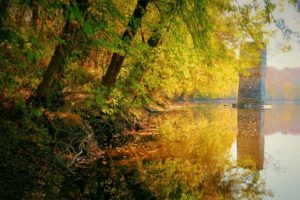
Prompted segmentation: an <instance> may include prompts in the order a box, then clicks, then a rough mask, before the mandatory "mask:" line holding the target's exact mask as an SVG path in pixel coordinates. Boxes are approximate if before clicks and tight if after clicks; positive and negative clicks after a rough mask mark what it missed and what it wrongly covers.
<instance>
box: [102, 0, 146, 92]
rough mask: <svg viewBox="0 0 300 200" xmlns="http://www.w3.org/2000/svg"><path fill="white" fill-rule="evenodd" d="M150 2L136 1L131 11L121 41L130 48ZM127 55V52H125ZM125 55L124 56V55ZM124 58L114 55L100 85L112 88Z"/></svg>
mask: <svg viewBox="0 0 300 200" xmlns="http://www.w3.org/2000/svg"><path fill="white" fill-rule="evenodd" d="M149 1H150V0H138V3H137V5H136V7H135V9H134V11H133V14H132V16H131V18H130V20H129V23H128V26H127V28H126V30H125V32H124V33H123V36H122V40H123V41H125V42H127V44H128V45H129V46H130V45H131V43H132V40H133V38H134V36H135V35H136V32H137V29H138V28H139V27H141V21H142V18H143V16H144V14H145V12H146V8H147V5H148V4H149ZM126 53H127V52H126ZM126 53H125V54H126ZM124 60H125V56H123V55H120V54H117V53H114V54H113V55H112V58H111V61H110V63H109V66H108V68H107V71H106V73H105V75H104V76H103V79H102V85H104V86H106V87H111V86H113V85H114V84H115V83H116V81H117V76H118V74H119V72H120V70H121V67H122V65H123V62H124Z"/></svg>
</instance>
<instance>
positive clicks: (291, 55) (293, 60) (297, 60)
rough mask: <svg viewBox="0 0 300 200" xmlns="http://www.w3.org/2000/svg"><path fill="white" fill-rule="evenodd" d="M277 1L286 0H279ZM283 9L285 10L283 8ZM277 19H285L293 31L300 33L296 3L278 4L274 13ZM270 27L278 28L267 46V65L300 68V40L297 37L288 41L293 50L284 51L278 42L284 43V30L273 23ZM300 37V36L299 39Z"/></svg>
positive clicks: (299, 17) (299, 18) (299, 20)
mask: <svg viewBox="0 0 300 200" xmlns="http://www.w3.org/2000/svg"><path fill="white" fill-rule="evenodd" d="M277 2H284V1H282V0H281V1H280V0H277ZM282 9H283V10H282ZM273 16H274V18H275V19H280V18H281V19H283V20H284V21H285V24H286V25H287V26H288V27H289V28H290V29H291V30H293V31H295V32H299V33H300V12H297V9H296V7H295V6H294V5H291V4H289V3H283V6H282V7H281V6H278V7H277V9H276V10H275V12H274V13H273ZM267 28H268V29H272V30H276V34H275V35H274V36H272V37H271V38H270V43H269V45H268V47H267V55H268V56H267V66H272V67H276V68H278V69H283V68H294V67H299V68H300V42H297V39H296V38H294V40H291V41H289V42H288V44H289V45H291V47H292V50H290V51H289V52H286V53H284V52H282V51H280V50H279V48H277V47H278V44H279V43H284V40H283V36H282V35H283V34H282V32H281V31H280V30H279V29H278V28H276V26H275V24H271V25H269V26H268V27H267ZM299 39H300V38H298V40H299Z"/></svg>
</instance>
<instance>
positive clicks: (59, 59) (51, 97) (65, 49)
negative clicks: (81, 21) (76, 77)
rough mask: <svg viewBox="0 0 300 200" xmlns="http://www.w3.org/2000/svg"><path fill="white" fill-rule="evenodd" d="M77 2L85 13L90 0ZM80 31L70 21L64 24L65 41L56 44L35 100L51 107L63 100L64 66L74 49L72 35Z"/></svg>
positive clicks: (63, 35)
mask: <svg viewBox="0 0 300 200" xmlns="http://www.w3.org/2000/svg"><path fill="white" fill-rule="evenodd" d="M77 3H78V7H79V9H80V11H81V12H82V13H83V14H84V13H85V12H86V10H87V8H88V0H81V1H77ZM78 31H79V28H78V27H77V26H74V25H73V24H71V23H70V22H69V21H68V22H66V24H65V25H64V28H63V31H62V33H61V39H62V40H64V41H65V42H64V43H60V44H58V45H57V46H56V48H55V51H54V54H53V56H52V58H51V61H50V63H49V65H48V68H47V70H46V72H45V73H44V76H43V79H42V82H41V83H40V85H39V86H38V88H37V90H36V92H35V97H34V100H35V101H38V103H39V104H41V105H44V106H46V107H51V106H52V105H53V103H54V102H57V103H59V102H61V101H62V89H63V87H62V80H63V76H64V67H65V65H66V62H67V60H68V59H69V57H70V54H71V53H72V50H73V43H74V41H73V40H72V36H73V35H74V34H76V33H77V32H78Z"/></svg>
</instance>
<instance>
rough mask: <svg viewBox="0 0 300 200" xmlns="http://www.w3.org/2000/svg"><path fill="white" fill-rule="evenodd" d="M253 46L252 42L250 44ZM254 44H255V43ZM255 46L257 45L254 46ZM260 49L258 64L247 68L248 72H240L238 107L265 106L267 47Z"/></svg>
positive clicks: (235, 105)
mask: <svg viewBox="0 0 300 200" xmlns="http://www.w3.org/2000/svg"><path fill="white" fill-rule="evenodd" d="M249 45H250V46H252V43H250V44H249ZM253 46H254V45H253ZM254 48H255V47H254ZM258 51H260V52H259V53H260V58H259V59H260V62H259V64H258V65H257V66H255V67H252V68H249V69H247V73H246V74H243V73H240V74H239V90H238V98H237V104H234V105H233V106H234V107H237V108H264V107H265V105H264V104H265V78H266V67H267V64H266V48H263V49H258Z"/></svg>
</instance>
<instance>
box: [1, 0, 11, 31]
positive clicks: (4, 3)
mask: <svg viewBox="0 0 300 200" xmlns="http://www.w3.org/2000/svg"><path fill="white" fill-rule="evenodd" d="M8 5H9V0H0V31H3V30H4V24H3V21H4V20H5V18H6V15H7V9H8Z"/></svg>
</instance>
